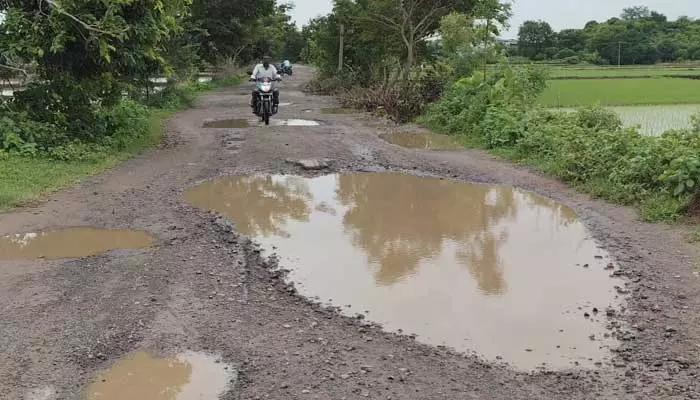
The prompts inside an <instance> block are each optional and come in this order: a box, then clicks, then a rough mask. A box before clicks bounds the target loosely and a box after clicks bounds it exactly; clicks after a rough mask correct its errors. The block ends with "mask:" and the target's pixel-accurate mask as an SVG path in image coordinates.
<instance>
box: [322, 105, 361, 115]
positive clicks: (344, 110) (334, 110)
mask: <svg viewBox="0 0 700 400" xmlns="http://www.w3.org/2000/svg"><path fill="white" fill-rule="evenodd" d="M359 112H360V111H358V110H354V109H352V108H342V107H335V108H322V109H321V114H326V115H343V114H358V113H359Z"/></svg>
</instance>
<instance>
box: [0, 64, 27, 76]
mask: <svg viewBox="0 0 700 400" xmlns="http://www.w3.org/2000/svg"><path fill="white" fill-rule="evenodd" d="M0 68H4V69H8V70H10V71H16V72H21V73H22V74H23V75H24V76H29V74H28V73H27V71H26V70H24V69H22V68H17V67H13V66H11V65H6V64H0Z"/></svg>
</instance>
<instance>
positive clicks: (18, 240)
mask: <svg viewBox="0 0 700 400" xmlns="http://www.w3.org/2000/svg"><path fill="white" fill-rule="evenodd" d="M152 245H153V238H152V237H151V236H149V235H148V234H147V233H146V232H142V231H128V230H103V229H94V228H69V229H60V230H54V231H46V232H37V233H18V234H14V235H8V236H2V237H0V261H2V260H5V261H7V260H31V259H36V258H47V259H60V258H77V257H88V256H93V255H97V254H102V253H106V252H108V251H111V250H123V249H143V248H147V247H151V246H152Z"/></svg>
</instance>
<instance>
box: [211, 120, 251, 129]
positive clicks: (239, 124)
mask: <svg viewBox="0 0 700 400" xmlns="http://www.w3.org/2000/svg"><path fill="white" fill-rule="evenodd" d="M249 126H250V124H249V123H248V120H247V119H223V120H219V121H208V122H205V123H204V127H205V128H215V129H234V128H248V127H249Z"/></svg>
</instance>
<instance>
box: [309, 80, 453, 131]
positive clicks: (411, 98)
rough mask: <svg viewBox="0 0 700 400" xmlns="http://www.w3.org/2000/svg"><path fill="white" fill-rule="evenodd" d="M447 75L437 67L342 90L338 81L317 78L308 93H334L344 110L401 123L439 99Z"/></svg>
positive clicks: (417, 114)
mask: <svg viewBox="0 0 700 400" xmlns="http://www.w3.org/2000/svg"><path fill="white" fill-rule="evenodd" d="M446 74H447V73H446V72H445V71H441V70H440V69H439V68H433V67H426V68H423V67H418V68H416V70H415V71H413V72H411V73H408V74H406V75H407V77H404V76H394V77H391V78H389V79H387V80H386V81H385V82H380V83H374V84H370V85H369V86H361V85H352V86H350V87H343V86H341V84H340V81H339V80H338V79H336V80H333V81H329V80H320V79H316V80H314V81H313V83H312V84H311V85H309V87H307V90H309V91H312V92H314V93H319V94H336V95H337V96H338V99H339V101H340V102H341V104H342V105H343V106H344V107H349V108H354V109H358V110H364V111H368V112H379V113H382V114H385V115H386V116H388V117H389V118H390V119H392V120H393V121H396V122H398V123H404V122H409V121H411V120H413V119H414V118H416V117H418V116H420V115H421V114H423V112H424V111H425V108H426V106H427V105H428V104H430V103H432V102H434V101H436V100H438V99H439V98H440V97H441V96H442V92H443V88H444V75H446ZM327 82H330V83H327Z"/></svg>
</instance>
